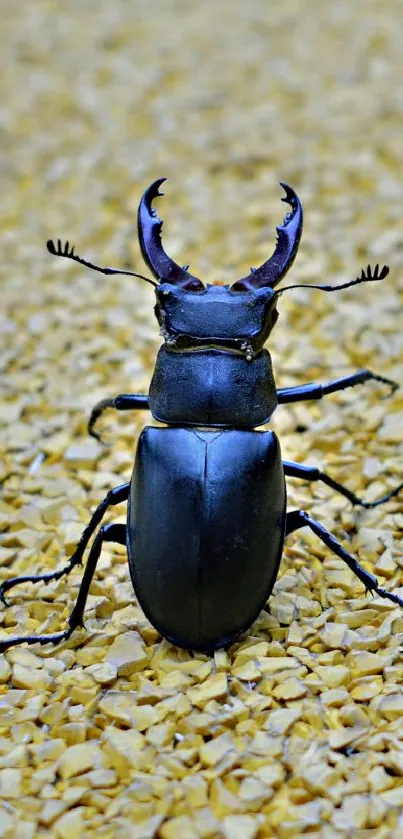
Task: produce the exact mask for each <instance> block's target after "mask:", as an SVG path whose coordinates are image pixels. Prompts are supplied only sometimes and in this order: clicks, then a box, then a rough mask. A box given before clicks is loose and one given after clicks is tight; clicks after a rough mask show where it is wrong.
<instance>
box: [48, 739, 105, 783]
mask: <svg viewBox="0 0 403 839" xmlns="http://www.w3.org/2000/svg"><path fill="white" fill-rule="evenodd" d="M102 765H103V754H102V749H100V747H99V746H98V745H97V744H96V743H91V742H87V743H79V744H78V745H76V746H69V747H68V748H67V749H66V750H65V752H64V754H63V755H62V756H61V757H60V758H59V760H58V764H57V769H58V772H59V774H60V776H61V777H62V778H63V780H67V779H68V778H73V777H74V776H75V775H81V773H82V772H86V771H87V770H88V769H98V768H100V767H101V766H102Z"/></svg>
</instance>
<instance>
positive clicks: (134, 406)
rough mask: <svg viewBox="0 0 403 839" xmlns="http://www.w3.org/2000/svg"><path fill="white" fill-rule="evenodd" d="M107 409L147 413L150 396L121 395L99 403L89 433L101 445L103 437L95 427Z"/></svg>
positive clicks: (95, 408)
mask: <svg viewBox="0 0 403 839" xmlns="http://www.w3.org/2000/svg"><path fill="white" fill-rule="evenodd" d="M107 408H115V410H116V411H135V410H140V411H147V410H148V396H147V395H146V394H144V393H120V394H119V396H111V397H107V398H106V399H101V400H100V401H99V402H97V404H96V405H94V407H93V409H92V411H91V416H90V418H89V421H88V433H89V434H91V436H92V437H95V439H96V440H99V441H100V442H101V443H102V438H101V435H100V434H98V432H97V431H95V428H94V425H95V423H96V422H97V420H98V419H99V417H100V416H101V414H103V412H104V411H106V409H107Z"/></svg>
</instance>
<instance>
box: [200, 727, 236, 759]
mask: <svg viewBox="0 0 403 839" xmlns="http://www.w3.org/2000/svg"><path fill="white" fill-rule="evenodd" d="M231 749H234V741H233V738H232V737H231V735H230V734H220V735H219V736H218V737H213V739H212V740H210V741H209V742H208V743H204V745H203V746H201V747H200V750H199V754H200V760H201V762H202V763H203V765H204V766H214V765H215V764H216V763H218V761H219V760H221V759H222V758H223V757H224V755H225V754H227V752H229V751H231Z"/></svg>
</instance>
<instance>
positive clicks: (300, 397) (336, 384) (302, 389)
mask: <svg viewBox="0 0 403 839" xmlns="http://www.w3.org/2000/svg"><path fill="white" fill-rule="evenodd" d="M370 380H373V381H376V382H383V383H384V384H385V385H389V387H390V394H388V395H390V396H391V395H392V394H393V393H394V392H395V390H397V389H398V387H399V385H398V383H397V382H394V381H393V379H386V378H385V376H378V374H377V373H372V372H371V370H358V371H357V373H353V374H352V375H351V376H343V378H341V379H333V380H332V381H330V382H325V384H323V385H321V384H317V383H316V382H308V384H306V385H297V386H296V387H280V388H278V390H277V399H278V403H279V405H280V404H283V403H287V402H303V401H305V400H307V399H322V397H323V396H327V394H328V393H337V391H339V390H345V389H346V388H348V387H355V386H356V385H361V384H363V383H364V382H368V381H370Z"/></svg>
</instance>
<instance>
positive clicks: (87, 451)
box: [64, 440, 102, 469]
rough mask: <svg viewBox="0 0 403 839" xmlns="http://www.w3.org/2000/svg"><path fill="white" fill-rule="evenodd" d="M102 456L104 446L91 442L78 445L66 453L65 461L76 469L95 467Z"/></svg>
mask: <svg viewBox="0 0 403 839" xmlns="http://www.w3.org/2000/svg"><path fill="white" fill-rule="evenodd" d="M101 454H102V446H101V445H100V444H99V443H97V442H96V440H94V441H92V440H89V441H88V442H86V443H76V444H74V445H73V446H69V448H68V449H67V450H66V451H65V453H64V459H65V461H66V462H67V464H68V466H72V467H74V468H75V469H81V468H85V467H88V468H91V467H93V466H94V465H95V464H96V462H97V460H98V459H99V457H100V456H101Z"/></svg>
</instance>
